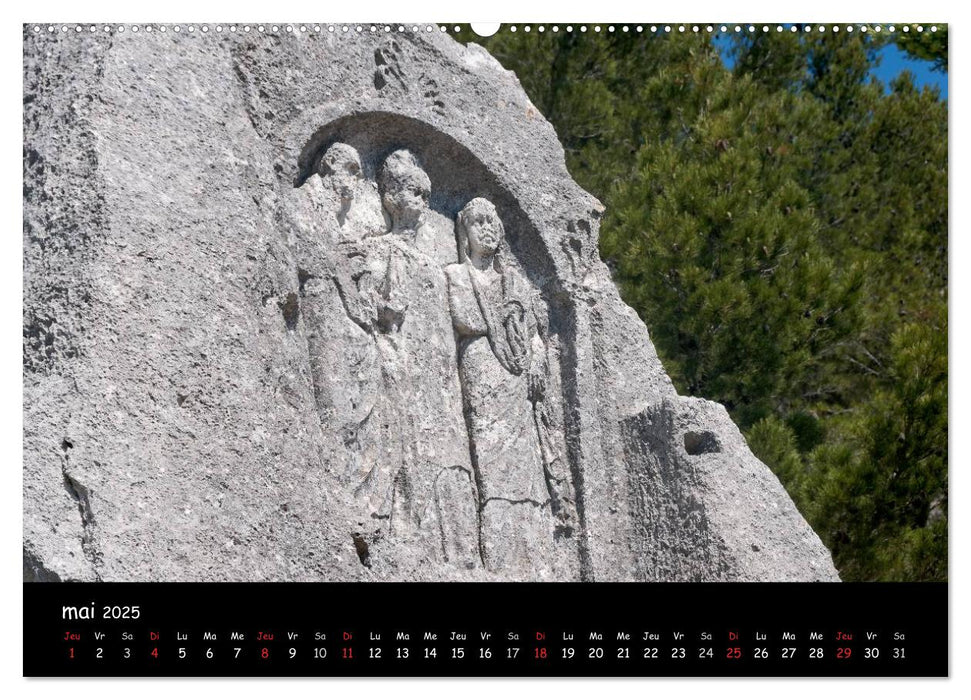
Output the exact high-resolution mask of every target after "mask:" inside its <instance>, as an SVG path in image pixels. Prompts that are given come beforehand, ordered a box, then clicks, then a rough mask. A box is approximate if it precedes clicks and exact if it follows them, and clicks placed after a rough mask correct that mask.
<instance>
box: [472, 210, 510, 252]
mask: <svg viewBox="0 0 971 700" xmlns="http://www.w3.org/2000/svg"><path fill="white" fill-rule="evenodd" d="M465 233H466V235H467V236H468V237H469V250H470V251H472V252H475V253H478V254H482V255H492V254H493V253H495V252H496V250H497V249H498V248H499V242H500V241H501V240H502V224H500V223H499V217H497V216H492V215H490V214H489V213H487V212H478V213H476V214H475V215H474V216H473V217H472V220H471V221H466V224H465Z"/></svg>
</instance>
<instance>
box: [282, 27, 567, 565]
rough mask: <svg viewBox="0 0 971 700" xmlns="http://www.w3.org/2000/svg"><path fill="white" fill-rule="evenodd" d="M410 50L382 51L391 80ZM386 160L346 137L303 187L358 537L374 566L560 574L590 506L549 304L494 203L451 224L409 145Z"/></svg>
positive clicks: (308, 326)
mask: <svg viewBox="0 0 971 700" xmlns="http://www.w3.org/2000/svg"><path fill="white" fill-rule="evenodd" d="M379 55H380V62H379ZM396 55H397V54H396V52H395V51H394V48H393V46H392V47H391V48H390V49H387V50H386V49H384V48H380V49H378V50H377V51H376V52H375V57H376V59H375V60H376V63H378V65H379V68H381V69H382V70H381V71H379V72H380V75H381V76H383V78H381V79H382V80H384V81H386V82H387V81H388V80H391V79H393V78H395V76H396V72H395V71H396V67H395V66H396V64H395V60H394V57H395V56H396ZM375 81H376V85H377V82H379V73H376V74H375ZM375 170H376V173H375V176H374V181H372V180H370V179H368V178H367V177H365V176H364V168H363V167H362V164H361V158H360V156H359V154H358V152H357V151H356V150H355V149H354V148H352V147H351V146H349V145H347V144H344V143H340V142H335V143H331V144H330V145H329V146H327V147H326V148H325V149H324V152H323V154H322V155H321V157H320V160H319V165H318V167H317V168H316V173H315V176H312V177H310V178H308V179H307V180H306V181H305V182H304V183H303V184H302V185H301V187H300V188H299V190H304V192H302V193H301V194H302V195H303V196H302V198H300V200H301V204H299V205H298V208H299V209H300V210H301V211H302V212H304V213H303V214H302V215H301V216H299V217H297V218H298V219H299V220H300V222H301V223H300V225H298V226H296V227H295V228H296V229H297V231H296V233H295V238H296V240H295V248H296V250H297V253H296V256H297V258H298V265H299V267H300V270H301V273H300V274H301V294H302V296H303V301H302V308H303V309H304V321H305V333H306V336H307V343H308V354H309V358H310V364H311V375H312V376H313V378H314V385H315V387H314V388H315V395H316V399H317V404H318V413H319V416H320V420H321V426H322V431H323V432H324V433H325V434H330V435H331V436H332V437H333V438H334V439H333V440H332V441H331V443H332V444H333V445H336V447H335V448H334V449H333V450H332V451H331V452H330V453H329V454H328V455H327V461H328V463H329V464H330V465H331V468H332V469H334V471H335V472H336V473H337V475H338V478H339V480H340V482H341V483H342V484H343V486H344V488H346V489H347V490H348V491H349V492H350V493H352V494H353V496H354V498H355V501H356V502H357V503H358V504H359V506H360V509H361V513H362V516H361V517H362V520H363V521H364V522H365V523H369V524H365V526H364V527H363V528H360V529H359V530H358V531H355V532H354V542H355V547H356V548H357V550H358V553H359V555H360V556H361V560H362V562H365V563H367V564H368V565H370V562H371V560H372V559H373V557H374V549H373V548H369V547H368V543H367V540H368V538H371V540H372V541H376V540H384V541H388V542H395V541H407V542H410V543H416V542H417V543H419V544H421V545H422V547H421V549H422V551H424V552H425V553H426V554H427V555H428V556H430V557H432V558H434V559H435V560H438V561H444V562H447V563H449V564H450V565H455V566H459V567H462V568H466V569H478V568H484V569H486V570H489V571H497V572H502V571H504V572H515V573H516V574H521V575H523V576H528V577H534V578H536V577H538V578H544V577H552V576H553V575H554V571H555V569H556V567H557V564H556V562H555V561H554V559H555V557H556V556H557V554H556V552H557V551H558V550H557V547H555V546H554V545H553V543H554V540H563V539H566V538H571V537H572V536H573V533H574V529H575V527H576V503H575V497H574V492H573V487H572V479H571V477H570V470H569V466H568V465H567V463H566V459H565V457H564V450H563V448H562V445H563V432H562V418H561V414H562V411H561V409H560V407H559V406H557V405H556V404H557V402H558V401H559V400H560V399H559V394H558V392H559V390H558V386H557V379H556V375H557V374H558V373H557V372H556V371H553V370H551V361H552V363H553V366H555V364H556V363H557V362H558V350H557V348H556V343H555V340H553V339H551V338H550V334H549V330H548V325H549V318H548V312H547V310H546V307H545V305H544V304H543V302H542V300H541V299H540V297H539V295H538V294H537V292H536V291H535V289H534V288H533V287H532V286H531V284H530V283H529V282H528V281H527V278H526V276H524V275H523V274H522V272H521V271H520V269H519V267H518V263H517V261H516V260H515V258H514V256H513V255H512V254H511V253H510V251H509V249H508V246H507V245H506V244H505V230H504V226H503V222H502V218H501V217H500V214H499V212H498V211H497V209H496V207H495V206H494V205H493V204H492V202H490V201H488V200H487V199H484V198H472V199H471V200H469V201H468V203H467V204H466V205H465V206H464V207H463V208H462V209H461V211H460V212H459V213H458V215H457V216H456V217H455V219H454V220H453V219H452V217H450V216H447V215H446V214H443V213H442V212H438V211H435V210H434V209H432V208H431V207H430V204H429V202H430V199H431V194H432V193H431V182H430V180H429V177H428V175H427V174H426V173H425V171H424V169H423V168H422V166H421V164H420V163H419V161H418V160H417V158H416V157H415V156H414V155H413V154H412V153H411V152H410V151H408V150H406V149H398V150H395V151H393V152H391V153H390V154H389V155H387V156H386V157H385V158H384V159H383V161H381V162H380V165H378V166H377V167H376V168H375ZM308 212H309V216H308V215H307V213H308ZM379 222H380V225H379ZM361 530H363V532H362V531H361ZM361 552H365V553H366V554H361Z"/></svg>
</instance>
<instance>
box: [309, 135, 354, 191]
mask: <svg viewBox="0 0 971 700" xmlns="http://www.w3.org/2000/svg"><path fill="white" fill-rule="evenodd" d="M318 172H319V173H320V176H321V177H323V178H325V180H327V181H328V182H329V183H330V185H331V186H332V187H333V189H334V191H335V192H337V193H338V194H339V195H340V196H341V198H342V199H351V198H353V197H354V185H355V183H356V182H357V181H358V180H360V179H361V178H362V177H363V174H362V172H361V158H360V156H358V154H357V151H356V150H355V149H354V148H352V147H351V146H348V145H347V144H346V143H335V144H334V145H333V146H331V147H330V148H328V149H327V152H326V153H324V155H323V157H322V158H321V159H320V166H319V168H318Z"/></svg>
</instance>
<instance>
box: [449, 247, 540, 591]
mask: <svg viewBox="0 0 971 700" xmlns="http://www.w3.org/2000/svg"><path fill="white" fill-rule="evenodd" d="M446 273H447V276H448V285H449V307H450V310H451V314H452V323H453V325H454V327H455V331H456V335H457V341H458V348H457V349H458V370H459V377H460V379H461V383H462V394H463V401H464V409H465V413H466V420H467V423H468V426H469V439H470V446H471V449H472V462H473V467H474V469H475V474H476V481H477V485H478V489H479V503H480V511H481V513H480V546H481V549H482V559H483V562H484V563H485V565H486V567H487V568H490V569H493V570H509V569H512V570H518V571H521V572H523V574H524V575H536V576H540V577H542V576H543V575H544V573H546V572H548V571H549V565H548V562H547V561H546V559H547V556H548V555H547V554H546V553H548V552H550V551H552V549H551V547H550V544H549V543H550V541H551V539H552V531H553V524H552V520H551V517H550V495H549V490H548V487H547V484H546V479H545V475H544V468H543V457H542V453H541V448H540V442H539V439H538V432H537V426H536V419H535V417H534V412H533V411H534V409H533V405H532V403H531V402H530V401H529V397H528V386H527V381H528V374H529V364H530V361H531V360H532V359H533V358H532V356H533V354H534V353H535V352H536V350H535V347H534V343H535V341H536V340H537V338H536V335H535V332H536V331H535V328H536V326H535V321H534V320H533V319H532V316H531V315H532V309H533V305H532V303H531V298H530V295H529V290H528V288H527V287H526V283H525V281H524V280H523V279H522V278H521V277H520V276H519V275H518V273H516V272H515V271H514V270H508V271H507V272H506V273H505V281H504V280H503V276H502V275H500V274H496V273H494V272H492V271H490V272H488V273H484V274H483V273H481V272H480V271H478V270H476V269H474V268H473V267H472V266H471V264H470V263H468V262H466V263H459V264H454V265H450V266H449V267H448V268H447V269H446ZM472 275H476V276H477V283H478V287H479V290H478V293H477V291H476V289H475V287H474V284H475V283H473V281H472V277H471V276H472ZM477 294H478V298H477ZM480 300H481V301H480ZM517 304H518V305H520V306H521V308H524V309H525V310H526V316H527V319H528V320H529V321H530V322H529V323H527V328H528V329H529V330H528V331H527V337H526V338H525V341H526V343H527V344H528V346H527V349H526V351H527V353H529V354H528V356H527V358H526V363H525V365H526V368H525V369H524V371H521V372H520V373H519V374H516V373H514V372H512V371H510V370H508V369H507V368H506V367H505V366H503V363H502V362H500V360H499V358H498V357H497V355H496V350H494V349H493V344H495V343H500V344H501V343H503V342H504V339H502V338H499V337H495V336H494V337H493V338H492V340H491V342H490V337H489V333H490V326H493V328H492V329H491V330H492V332H493V333H494V334H499V333H505V328H504V327H503V323H502V319H503V310H504V309H508V308H509V306H510V305H517ZM483 306H485V313H483ZM486 314H489V315H490V316H491V317H492V319H491V320H490V321H489V322H487V319H486ZM500 352H501V350H500Z"/></svg>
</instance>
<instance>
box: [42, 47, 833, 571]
mask: <svg viewBox="0 0 971 700" xmlns="http://www.w3.org/2000/svg"><path fill="white" fill-rule="evenodd" d="M24 105H25V106H24V120H25V127H24V157H25V162H24V167H25V202H24V207H25V212H24V276H25V287H24V422H25V429H24V576H25V579H27V580H68V579H77V580H92V579H101V580H287V581H289V580H294V581H296V580H395V579H417V580H475V579H486V580H522V579H528V580H533V579H535V580H570V579H583V580H648V581H650V580H836V579H837V575H836V572H835V570H834V569H833V566H832V563H831V560H830V556H829V553H828V552H827V551H826V549H825V548H824V547H823V546H822V544H821V543H820V541H819V539H818V538H817V537H816V535H815V534H814V533H813V532H812V530H811V529H810V528H809V526H808V525H807V524H806V523H805V521H804V520H803V519H802V517H801V516H800V515H799V513H798V512H797V511H796V509H795V507H794V506H793V504H792V502H791V500H790V499H789V498H788V496H787V495H786V494H785V492H784V491H783V489H782V487H781V485H780V484H779V483H778V481H777V480H776V478H775V477H774V476H773V475H772V474H771V472H770V471H769V470H768V469H767V468H766V467H765V466H764V465H763V464H761V463H760V462H759V461H758V460H757V459H756V458H755V457H754V456H753V455H752V454H751V452H750V451H749V450H748V448H747V446H746V445H745V442H744V440H743V438H742V436H741V435H740V434H739V432H738V430H737V428H735V426H734V425H733V424H732V422H731V420H730V419H729V417H728V415H727V413H726V412H725V411H724V409H723V408H722V407H720V406H718V405H717V404H712V403H710V402H706V401H703V400H700V399H688V398H683V397H678V396H677V395H676V392H675V391H674V388H673V386H672V385H671V382H670V380H669V379H668V377H667V376H666V374H665V372H664V369H663V367H662V366H661V364H660V362H659V361H658V358H657V355H656V353H655V352H654V348H653V346H652V344H651V341H650V339H649V337H648V333H647V329H646V328H645V327H644V325H643V323H641V321H640V320H639V319H638V318H637V316H636V315H635V314H634V313H633V311H632V310H631V309H630V308H629V307H627V306H626V305H625V304H624V303H623V302H622V301H621V300H620V298H619V296H618V294H617V291H616V289H615V287H614V285H613V283H612V281H611V279H610V275H609V271H608V270H607V268H606V266H605V265H604V264H603V263H602V262H601V261H600V259H599V257H598V254H597V236H598V222H599V219H600V216H601V213H602V210H603V208H602V206H601V205H600V203H599V202H597V201H596V200H595V199H594V198H593V197H591V196H590V195H589V194H588V193H586V192H584V191H583V190H581V189H580V188H579V187H578V186H577V185H576V184H575V183H574V182H573V180H572V179H571V178H570V176H569V174H568V173H567V171H566V168H565V165H564V159H563V152H562V149H561V147H560V145H559V143H558V141H557V139H556V134H555V133H554V131H553V129H552V127H551V126H550V125H549V124H548V123H547V122H546V121H545V120H544V119H543V117H542V115H540V114H539V113H538V112H537V110H536V108H535V107H534V106H533V105H532V104H531V103H530V102H529V99H528V98H527V97H526V95H525V94H524V93H523V91H522V89H521V87H520V86H519V83H518V81H517V80H516V77H515V76H514V75H513V74H511V73H509V72H507V71H505V70H504V69H503V68H502V67H501V66H500V65H499V64H498V63H497V62H496V61H495V60H494V59H493V58H492V57H491V56H489V54H488V53H487V52H485V51H484V50H483V49H481V48H479V47H477V46H469V47H463V46H461V45H459V44H457V43H455V42H454V41H452V40H451V39H450V38H448V37H447V36H441V35H439V33H437V32H432V33H425V32H421V33H417V34H413V33H411V32H406V33H404V34H397V35H394V36H386V35H383V34H379V35H370V34H368V33H365V34H364V35H357V34H355V33H349V34H342V33H335V34H329V33H324V34H314V33H306V34H301V33H297V32H294V33H292V34H286V35H285V36H267V35H262V34H257V33H252V34H244V33H241V32H237V33H235V34H230V33H225V32H224V33H222V34H219V35H216V34H214V33H211V32H210V33H209V34H208V35H203V34H199V33H197V34H195V35H189V34H187V33H182V34H175V33H174V32H167V33H164V34H163V33H159V32H154V33H151V34H144V33H141V34H137V35H133V34H131V33H126V34H110V35H105V36H101V35H90V36H89V35H87V34H84V35H74V34H73V33H71V35H70V36H68V35H62V34H60V33H57V34H55V35H47V34H46V33H42V34H41V35H39V36H38V35H34V34H27V35H26V36H25V43H24Z"/></svg>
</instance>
